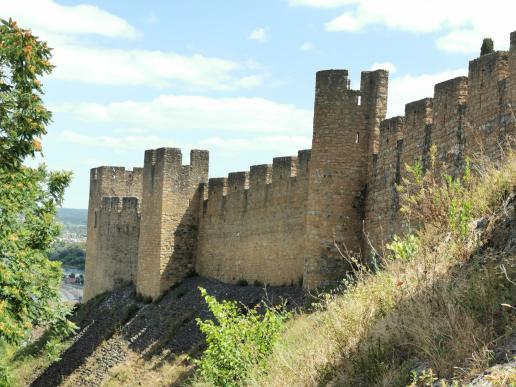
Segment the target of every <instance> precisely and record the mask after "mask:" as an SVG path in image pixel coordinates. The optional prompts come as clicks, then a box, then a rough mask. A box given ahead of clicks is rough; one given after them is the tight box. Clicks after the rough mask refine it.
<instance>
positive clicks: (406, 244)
mask: <svg viewBox="0 0 516 387" xmlns="http://www.w3.org/2000/svg"><path fill="white" fill-rule="evenodd" d="M386 247H387V250H389V251H390V252H391V255H390V256H389V257H390V258H392V259H396V260H400V261H410V260H412V259H413V258H414V257H415V256H416V254H417V252H418V249H419V239H418V238H417V237H416V236H415V235H414V234H409V235H407V236H406V237H405V238H403V239H402V238H400V237H398V236H397V235H394V238H393V241H392V242H391V243H388V244H387V245H386Z"/></svg>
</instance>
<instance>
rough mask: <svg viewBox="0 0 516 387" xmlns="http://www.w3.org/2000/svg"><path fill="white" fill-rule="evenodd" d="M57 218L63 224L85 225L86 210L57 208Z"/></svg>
mask: <svg viewBox="0 0 516 387" xmlns="http://www.w3.org/2000/svg"><path fill="white" fill-rule="evenodd" d="M57 219H58V220H59V222H61V223H63V224H65V225H66V224H70V225H81V226H86V222H87V219H88V210H87V209H83V208H80V209H78V208H59V209H58V210H57Z"/></svg>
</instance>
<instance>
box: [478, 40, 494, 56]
mask: <svg viewBox="0 0 516 387" xmlns="http://www.w3.org/2000/svg"><path fill="white" fill-rule="evenodd" d="M492 52H494V43H493V39H491V38H484V40H483V41H482V47H480V56H482V55H486V54H490V53H492Z"/></svg>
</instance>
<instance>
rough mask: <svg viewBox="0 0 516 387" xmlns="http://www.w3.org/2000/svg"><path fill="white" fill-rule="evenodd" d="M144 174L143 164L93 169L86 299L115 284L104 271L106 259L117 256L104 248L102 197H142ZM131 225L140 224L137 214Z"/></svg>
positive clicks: (91, 176) (89, 212) (88, 232)
mask: <svg viewBox="0 0 516 387" xmlns="http://www.w3.org/2000/svg"><path fill="white" fill-rule="evenodd" d="M142 178H143V169H142V168H134V169H133V170H132V171H128V170H126V169H125V168H122V167H99V168H93V169H91V171H90V196H89V204H88V227H87V242H86V267H85V273H84V294H83V300H84V301H87V300H89V299H90V298H92V297H94V296H96V295H97V294H100V293H102V292H103V291H105V290H108V289H111V288H112V287H111V282H110V281H109V280H108V279H107V278H106V276H105V274H104V273H105V270H104V268H105V265H106V260H111V259H113V258H114V255H113V254H106V253H105V251H104V250H103V249H102V248H100V245H101V242H102V241H101V238H102V236H103V231H102V230H101V228H100V227H99V225H100V223H101V222H100V216H101V215H100V212H101V211H102V200H103V199H102V198H103V197H108V196H109V197H119V198H121V197H124V196H126V197H134V198H136V199H139V198H141V195H142ZM128 221H129V220H127V222H128ZM126 224H129V223H126ZM131 225H134V226H137V219H136V217H133V223H132V224H131Z"/></svg>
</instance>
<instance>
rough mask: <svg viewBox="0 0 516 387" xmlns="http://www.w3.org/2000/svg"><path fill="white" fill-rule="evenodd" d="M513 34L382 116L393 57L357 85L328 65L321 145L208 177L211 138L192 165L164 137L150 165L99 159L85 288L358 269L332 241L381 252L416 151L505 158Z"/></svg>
mask: <svg viewBox="0 0 516 387" xmlns="http://www.w3.org/2000/svg"><path fill="white" fill-rule="evenodd" d="M510 38H511V46H510V51H509V52H503V51H502V52H494V53H491V54H488V55H484V56H481V57H480V58H477V59H475V60H472V61H470V63H469V74H468V77H458V78H454V79H451V80H447V81H445V82H441V83H439V84H437V85H435V89H434V95H433V98H424V99H422V100H419V101H414V102H410V103H408V104H407V105H406V106H405V116H404V117H394V118H390V119H387V120H386V119H385V113H386V108H387V82H388V74H387V72H386V71H383V70H378V71H366V72H363V73H362V76H361V85H360V90H351V89H350V88H349V80H348V73H347V71H346V70H327V71H320V72H318V73H317V76H316V88H315V89H316V90H315V91H316V92H315V104H314V126H313V140H312V150H311V151H300V152H299V153H298V156H297V157H280V158H275V159H274V161H273V164H272V165H256V166H252V167H251V169H250V171H249V172H234V173H231V174H229V176H228V177H227V178H216V179H209V181H208V180H207V178H208V153H207V152H206V151H192V152H191V154H190V160H191V161H190V165H182V156H181V151H180V150H179V149H175V148H160V149H156V150H149V151H146V152H145V162H144V168H143V169H141V168H140V169H134V170H133V171H132V172H131V171H126V170H125V169H123V168H119V167H100V168H96V169H93V170H92V171H91V181H90V202H89V211H88V242H87V260H86V279H85V285H86V287H85V293H84V294H85V295H84V299H85V300H87V299H89V298H91V297H92V296H94V295H96V294H99V293H100V292H102V291H104V290H109V289H112V288H113V287H116V286H118V285H119V284H121V283H125V282H129V281H134V278H135V275H136V285H137V291H138V292H139V293H141V294H142V295H144V296H150V297H152V298H155V297H157V296H159V295H160V294H161V293H162V292H163V291H165V290H166V289H168V288H169V287H170V286H172V285H174V284H176V283H178V282H180V281H181V280H183V279H184V278H185V277H186V276H188V275H190V274H191V273H193V272H194V271H196V272H197V273H199V274H201V275H205V276H209V277H213V278H217V279H220V280H222V281H224V282H238V281H239V280H246V281H247V282H248V283H254V282H255V281H257V282H261V283H268V284H272V285H282V284H299V283H301V282H303V285H304V286H305V287H307V288H312V287H315V286H319V285H325V284H327V283H331V282H334V281H335V280H337V279H339V278H341V277H342V276H343V275H344V274H345V272H346V271H347V270H349V266H348V265H347V264H346V261H345V260H344V259H343V258H342V257H341V255H340V253H339V251H338V249H337V248H336V247H335V245H337V246H339V247H340V248H341V249H342V250H343V251H344V250H346V251H347V252H351V253H353V254H358V253H363V255H365V256H366V257H367V256H369V254H370V253H371V251H374V250H376V251H377V252H378V253H379V254H382V253H383V246H384V243H385V242H388V241H389V240H390V239H391V238H392V236H393V235H394V234H402V233H403V232H404V231H405V230H407V227H408V226H409V224H408V223H409V222H408V220H406V219H405V218H404V217H403V216H402V215H401V213H400V211H399V209H400V206H401V203H400V195H399V193H398V190H397V186H398V185H399V184H400V183H401V182H402V181H403V179H404V178H406V177H408V174H407V171H406V168H405V166H406V165H413V164H414V163H415V162H421V165H422V167H423V169H425V170H427V169H428V168H430V167H431V166H432V165H431V157H430V155H431V153H430V150H431V146H432V145H435V146H436V148H437V159H436V161H437V163H436V166H438V167H439V168H440V169H439V170H438V171H437V172H447V173H450V174H452V175H454V176H458V175H460V173H461V172H462V170H463V166H464V162H465V159H466V158H467V157H468V158H472V161H473V163H477V162H478V161H479V160H480V159H481V157H482V156H489V158H491V159H493V158H494V159H495V160H496V159H499V158H500V157H501V156H502V155H503V146H504V145H507V143H508V141H510V140H509V139H510V137H511V136H512V137H513V141H514V137H515V135H516V116H515V115H514V109H515V108H516V106H515V105H516V32H513V33H512V34H511V37H510ZM441 165H443V166H444V167H441ZM139 205H140V209H141V217H140V216H139V213H138V206H139ZM410 226H411V227H415V226H417V225H414V224H412V225H410ZM138 229H139V233H138ZM364 236H365V237H364ZM136 247H137V248H136ZM372 247H373V248H372ZM136 250H137V253H136ZM364 253H365V254H364ZM136 257H137V259H136ZM135 261H137V264H136V265H135V263H134V262H135ZM135 268H136V269H135ZM135 270H136V274H135Z"/></svg>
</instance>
